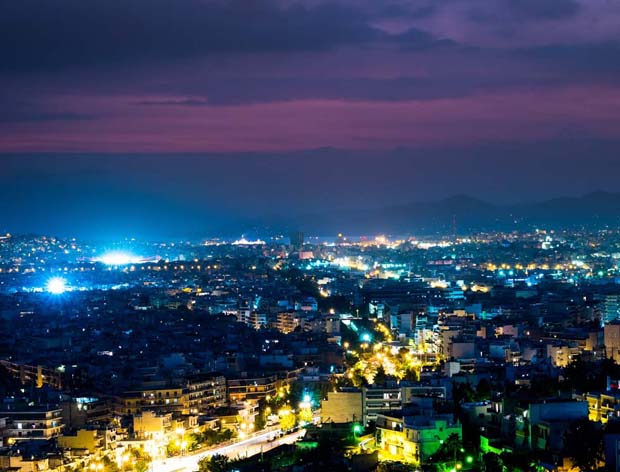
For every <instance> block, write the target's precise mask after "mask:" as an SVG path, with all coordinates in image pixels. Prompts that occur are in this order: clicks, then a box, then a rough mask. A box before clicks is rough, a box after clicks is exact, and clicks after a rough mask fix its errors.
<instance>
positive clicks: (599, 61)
mask: <svg viewBox="0 0 620 472" xmlns="http://www.w3.org/2000/svg"><path fill="white" fill-rule="evenodd" d="M514 54H515V55H516V56H519V57H522V58H526V59H528V60H531V61H536V62H537V63H539V64H547V65H549V66H554V67H557V68H558V69H561V70H564V71H566V72H571V73H572V74H574V75H573V76H572V78H573V79H574V78H575V76H577V77H579V76H584V75H586V76H591V77H600V78H603V79H605V78H608V77H614V78H615V79H616V80H620V77H618V76H617V74H618V73H620V60H619V58H620V42H619V41H604V42H596V43H588V44H557V45H549V46H538V47H530V48H521V49H517V50H515V51H514Z"/></svg>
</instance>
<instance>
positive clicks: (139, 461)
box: [128, 447, 153, 472]
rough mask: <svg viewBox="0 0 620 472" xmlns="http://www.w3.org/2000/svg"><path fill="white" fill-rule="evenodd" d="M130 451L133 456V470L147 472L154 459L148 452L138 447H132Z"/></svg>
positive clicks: (131, 462)
mask: <svg viewBox="0 0 620 472" xmlns="http://www.w3.org/2000/svg"><path fill="white" fill-rule="evenodd" d="M128 452H129V455H130V457H131V461H130V464H131V466H132V470H134V471H135V472H146V471H147V470H149V467H150V465H151V462H152V461H153V459H152V458H151V456H150V455H149V454H148V452H146V451H145V450H144V449H140V448H137V447H132V448H130V449H129V451H128Z"/></svg>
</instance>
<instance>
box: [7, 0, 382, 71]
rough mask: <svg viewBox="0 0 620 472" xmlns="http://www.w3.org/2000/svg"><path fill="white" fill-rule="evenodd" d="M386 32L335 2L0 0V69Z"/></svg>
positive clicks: (300, 44)
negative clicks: (285, 5)
mask: <svg viewBox="0 0 620 472" xmlns="http://www.w3.org/2000/svg"><path fill="white" fill-rule="evenodd" d="M378 36H380V33H379V32H378V31H377V30H375V29H373V28H371V27H370V26H368V24H367V22H366V19H365V17H364V16H363V15H362V13H361V12H360V11H358V10H355V9H353V8H350V7H345V6H341V5H339V4H336V3H322V4H320V5H318V6H314V7H306V6H303V5H301V4H295V5H293V6H290V7H289V8H280V7H278V6H277V5H276V4H275V3H274V2H272V1H270V0H255V1H251V2H246V1H242V0H233V1H219V0H205V1H201V0H126V1H122V2H121V1H110V0H54V1H39V0H19V1H14V0H0V57H2V61H0V71H5V72H11V71H20V70H33V69H35V70H36V69H40V68H59V67H66V66H83V65H92V64H101V63H131V62H134V61H166V60H170V59H182V58H188V57H195V56H200V55H205V54H209V53H215V52H219V53H226V52H259V51H300V50H324V49H328V48H330V47H332V46H335V45H340V44H347V43H363V42H366V41H370V40H373V39H376V38H377V37H378Z"/></svg>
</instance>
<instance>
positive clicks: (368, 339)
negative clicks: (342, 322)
mask: <svg viewBox="0 0 620 472" xmlns="http://www.w3.org/2000/svg"><path fill="white" fill-rule="evenodd" d="M370 339H371V337H370V334H368V333H364V334H362V341H364V342H365V343H369V342H370Z"/></svg>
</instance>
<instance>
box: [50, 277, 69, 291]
mask: <svg viewBox="0 0 620 472" xmlns="http://www.w3.org/2000/svg"><path fill="white" fill-rule="evenodd" d="M45 290H47V292H48V293H51V294H52V295H61V294H63V293H65V292H66V291H67V281H66V280H65V279H63V278H62V277H52V278H51V279H49V280H48V281H47V283H46V284H45Z"/></svg>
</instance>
